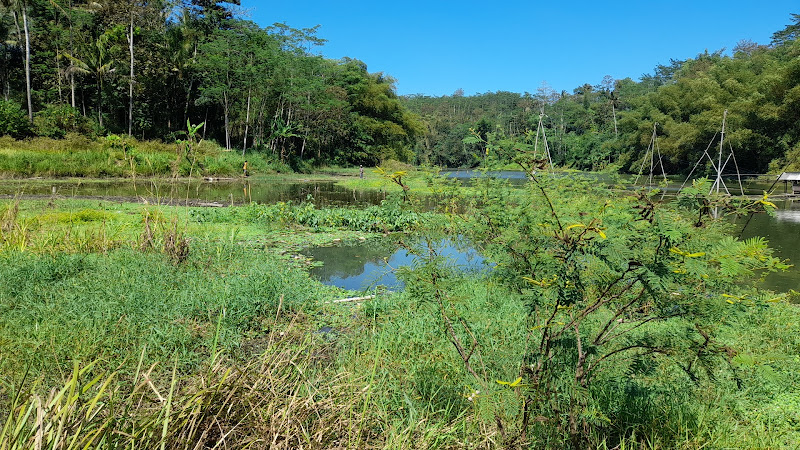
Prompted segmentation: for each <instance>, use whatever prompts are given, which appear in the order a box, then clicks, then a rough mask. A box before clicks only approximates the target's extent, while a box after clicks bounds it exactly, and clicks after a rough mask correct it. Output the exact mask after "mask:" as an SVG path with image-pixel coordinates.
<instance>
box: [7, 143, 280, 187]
mask: <svg viewBox="0 0 800 450" xmlns="http://www.w3.org/2000/svg"><path fill="white" fill-rule="evenodd" d="M245 160H247V161H248V169H249V172H250V173H252V174H268V173H275V172H291V169H290V168H289V167H287V166H286V165H283V164H280V163H279V162H276V161H275V160H274V159H272V158H270V157H269V156H268V155H262V154H259V153H249V154H247V155H246V156H244V157H243V156H242V155H241V153H238V152H235V151H234V152H232V151H225V150H224V149H222V148H220V147H218V146H217V145H215V144H212V143H210V142H201V143H199V144H197V145H196V147H195V148H193V150H192V152H191V153H188V154H187V152H186V151H185V149H183V148H181V146H179V145H178V144H164V143H161V142H156V141H141V142H140V141H137V140H136V139H135V138H129V137H125V138H119V137H114V138H104V139H96V140H93V139H89V138H87V137H85V136H81V135H77V134H69V135H67V137H66V138H64V139H50V138H34V139H29V140H22V141H18V140H14V139H12V138H10V137H8V136H6V137H0V176H3V177H34V176H37V177H133V176H138V177H152V176H190V175H192V176H226V177H227V176H238V175H241V174H242V167H243V164H244V161H245Z"/></svg>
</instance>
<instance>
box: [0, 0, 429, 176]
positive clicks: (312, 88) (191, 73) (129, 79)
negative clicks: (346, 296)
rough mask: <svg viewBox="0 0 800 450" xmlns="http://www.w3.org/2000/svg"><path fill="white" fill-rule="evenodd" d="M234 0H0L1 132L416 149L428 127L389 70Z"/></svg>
mask: <svg viewBox="0 0 800 450" xmlns="http://www.w3.org/2000/svg"><path fill="white" fill-rule="evenodd" d="M234 3H235V4H238V0H235V1H231V2H221V1H217V0H183V1H182V2H178V3H177V4H176V3H175V2H170V1H163V0H162V1H140V0H92V1H82V0H0V135H12V136H14V137H17V138H23V137H27V136H32V135H39V136H50V137H56V138H58V137H61V136H63V135H65V134H66V133H69V132H77V133H83V134H95V135H102V134H106V133H116V134H129V135H132V136H135V137H137V138H139V139H165V140H167V141H169V140H173V139H175V137H177V136H179V135H180V134H181V133H182V132H184V131H185V130H186V124H187V121H189V122H191V123H193V124H197V123H201V122H205V124H206V125H205V127H204V128H203V130H202V132H203V134H204V137H205V138H207V139H214V140H216V141H217V142H218V143H220V145H222V146H225V147H226V148H228V149H236V151H241V152H242V153H245V152H248V151H259V152H268V153H272V154H273V155H275V158H277V159H280V160H281V161H283V162H287V163H292V164H318V163H339V164H374V163H377V162H378V161H380V160H383V159H387V158H394V159H400V160H411V159H413V153H412V151H411V148H412V145H413V143H414V142H415V139H416V136H417V134H418V133H421V131H422V130H423V129H424V127H423V126H422V124H421V123H420V122H419V121H418V119H417V118H416V117H415V116H414V115H413V114H410V113H409V112H408V111H407V110H406V108H404V107H403V106H402V105H401V103H400V100H399V99H398V97H397V95H396V93H395V89H394V80H393V79H391V78H389V77H386V76H384V75H382V74H372V73H369V72H368V71H367V67H366V65H365V64H364V63H362V62H361V61H358V60H355V59H349V58H345V59H343V60H329V59H325V58H323V57H321V56H318V55H315V54H314V52H313V51H314V48H315V47H317V46H319V45H322V44H323V43H324V40H322V39H320V38H318V37H317V36H316V28H308V29H294V28H291V27H289V26H287V25H285V24H275V25H273V26H270V27H267V28H261V27H259V26H258V25H256V24H254V23H252V22H249V21H246V20H242V19H240V18H237V17H236V15H235V13H234V10H233V8H235V5H234Z"/></svg>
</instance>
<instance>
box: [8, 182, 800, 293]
mask: <svg viewBox="0 0 800 450" xmlns="http://www.w3.org/2000/svg"><path fill="white" fill-rule="evenodd" d="M444 173H446V174H447V176H451V177H455V178H460V179H465V180H466V179H471V178H474V177H475V176H485V175H484V174H483V173H482V172H479V171H472V170H458V171H446V172H444ZM487 175H488V176H496V177H499V178H504V179H508V180H510V182H511V183H512V184H514V185H522V184H524V182H525V180H526V176H525V174H524V173H523V172H519V171H500V172H489V173H488V174H487ZM557 176H575V177H585V178H589V179H593V180H597V181H598V182H600V183H612V182H614V180H615V179H617V180H620V181H621V182H627V183H632V182H633V181H634V180H635V179H636V177H635V176H622V177H612V176H610V175H606V174H595V173H581V172H569V173H560V174H558V175H557ZM648 178H649V177H647V176H642V177H640V178H639V179H638V185H642V184H646V183H647V182H648V181H649V179H648ZM656 178H657V177H656ZM683 181H684V180H682V179H677V178H672V179H669V178H668V182H667V184H666V190H667V191H668V193H671V192H675V191H677V190H678V188H679V187H680V186H681V184H683ZM725 181H726V183H727V186H728V188H729V189H730V190H732V191H733V192H736V191H735V189H738V180H736V179H735V177H730V176H726V177H725ZM742 184H743V186H744V189H745V193H747V194H751V195H759V194H761V193H762V192H763V191H765V190H768V189H769V188H770V187H772V185H773V182H772V181H771V180H769V179H767V178H765V177H760V178H757V177H750V178H746V179H744V180H743V182H742ZM783 188H784V187H783V185H782V184H777V185H775V186H774V191H775V193H778V194H780V193H783ZM53 192H55V194H56V195H57V196H63V197H88V198H104V199H110V200H120V201H128V200H141V199H147V200H148V201H149V202H151V203H167V204H176V203H184V202H185V203H190V204H216V205H230V204H231V203H234V204H244V203H249V202H250V201H253V202H258V203H267V204H268V203H275V202H279V201H284V202H286V201H293V202H301V201H307V200H309V199H310V200H311V201H313V202H314V204H315V205H317V206H366V205H375V204H379V203H380V202H381V201H382V200H383V199H384V198H385V195H384V194H383V193H381V192H377V191H357V190H353V189H346V188H342V187H340V186H337V185H336V184H335V183H334V182H329V181H324V182H322V181H299V182H297V181H292V182H288V181H280V180H256V179H253V180H242V179H236V180H228V181H217V182H207V181H201V180H191V181H186V180H179V181H177V182H174V181H171V180H139V181H137V182H134V181H132V180H2V181H0V196H13V195H16V194H25V195H33V196H41V197H47V196H51V195H53ZM775 203H776V204H777V206H778V208H779V210H778V211H777V213H776V215H775V216H774V217H771V216H767V215H763V214H762V215H756V216H753V218H752V219H751V221H750V223H749V224H748V225H747V227H746V228H745V230H744V233H743V234H742V237H743V238H749V237H753V236H764V237H766V238H767V239H768V240H769V241H770V245H771V246H772V247H773V248H774V249H775V251H776V254H777V256H779V257H781V258H785V259H790V260H791V261H792V262H794V263H795V264H799V263H800V198H798V199H787V200H781V201H776V202H775ZM371 246H374V244H372V243H370V244H363V245H360V246H357V247H356V248H354V249H353V250H345V249H344V247H339V248H327V249H315V250H313V252H317V253H315V254H313V255H310V256H312V257H313V258H314V259H317V260H319V261H323V262H325V265H324V266H323V267H322V268H319V269H315V276H319V277H320V278H325V279H330V280H339V279H341V281H336V282H337V283H341V285H342V286H344V285H345V283H347V286H355V287H354V288H353V289H356V290H358V289H363V288H365V287H367V286H370V285H378V284H382V285H386V286H392V287H397V286H400V285H401V283H400V282H399V281H398V280H397V279H396V277H395V275H394V273H393V272H392V270H391V268H396V267H398V266H401V265H404V264H408V263H410V262H411V261H413V258H412V257H411V256H409V255H406V254H405V250H397V247H396V246H394V247H391V248H388V247H385V245H381V246H379V247H380V251H378V249H370V248H369V247H371ZM445 247H446V246H445ZM373 250H374V251H373ZM311 251H312V250H310V252H311ZM343 252H344V253H343ZM467 253H469V252H467ZM331 261H332V262H331ZM350 266H353V267H352V268H348V269H347V270H345V269H344V268H345V267H350ZM323 272H324V273H323ZM353 276H358V277H360V279H359V280H358V281H345V280H346V279H349V278H351V277H353ZM331 283H333V282H331ZM337 285H339V284H337ZM764 286H765V287H767V288H769V289H774V290H776V291H781V292H785V291H787V290H789V289H795V290H800V267H798V266H795V267H793V268H791V269H790V270H789V271H788V272H785V273H779V274H772V275H770V276H768V277H767V279H766V283H765V285H764ZM348 289H350V287H348Z"/></svg>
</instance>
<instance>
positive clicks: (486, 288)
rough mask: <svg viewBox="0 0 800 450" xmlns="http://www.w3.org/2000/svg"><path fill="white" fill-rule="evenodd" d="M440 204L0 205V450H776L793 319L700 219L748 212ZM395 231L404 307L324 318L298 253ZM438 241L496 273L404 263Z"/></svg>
mask: <svg viewBox="0 0 800 450" xmlns="http://www.w3.org/2000/svg"><path fill="white" fill-rule="evenodd" d="M540 177H541V178H540ZM435 186H436V189H437V192H438V193H439V195H441V196H449V197H450V198H451V200H452V202H453V203H454V204H456V205H458V206H459V208H458V209H448V208H439V211H441V212H440V213H433V212H425V211H422V210H419V209H417V208H418V207H421V206H422V205H423V203H422V202H419V201H416V200H415V198H414V197H415V195H416V193H415V192H414V191H413V189H412V190H410V192H407V193H406V194H407V195H406V196H404V195H403V194H402V193H399V191H398V194H396V195H394V196H392V197H393V200H391V201H387V202H384V204H383V205H381V206H377V207H374V208H367V209H346V208H328V209H325V210H320V209H317V208H315V207H313V206H311V205H303V204H276V205H245V206H239V207H230V208H192V207H168V206H159V205H138V204H128V203H115V202H98V201H96V200H78V199H65V198H54V199H51V200H37V201H29V200H8V201H4V202H3V204H2V208H0V211H1V212H2V213H1V214H0V230H2V231H1V232H0V244H1V247H0V258H2V261H3V264H1V265H0V272H2V273H0V280H1V281H0V328H1V329H2V330H3V333H2V336H3V338H2V340H0V373H1V374H2V376H0V402H1V403H0V411H2V414H0V417H3V422H2V423H1V424H0V443H2V444H3V445H4V446H6V448H27V447H29V446H31V445H36V443H37V442H41V443H42V445H44V446H47V447H56V446H59V445H60V446H63V447H70V448H75V447H78V446H80V447H84V446H87V445H88V446H90V447H96V446H103V447H115V448H116V447H120V448H121V447H125V448H153V447H160V446H162V445H163V446H164V447H165V448H184V447H185V446H187V445H191V446H194V445H196V444H197V443H198V442H204V443H206V444H208V445H214V444H218V443H221V442H225V445H227V446H228V447H233V448H240V447H246V446H248V445H251V446H252V445H256V446H264V445H271V446H274V447H278V448H295V447H298V446H320V447H331V446H343V447H360V446H375V447H386V448H396V447H398V446H404V445H408V444H409V443H411V442H413V443H415V445H421V446H424V447H468V448H476V447H484V448H493V447H497V446H505V447H511V448H519V447H536V448H541V447H559V448H562V447H565V446H567V447H573V448H585V447H587V446H590V447H604V448H613V447H617V446H621V445H625V446H647V447H652V448H663V447H670V448H672V447H687V448H695V447H702V446H713V447H726V446H741V445H742V444H743V443H745V444H746V446H753V447H783V446H786V445H790V443H792V442H796V440H797V438H798V436H797V434H798V432H800V430H798V428H797V425H798V423H800V422H798V417H796V414H795V413H794V411H796V410H797V408H795V407H794V406H796V405H797V402H798V401H799V399H800V397H799V396H800V394H799V393H798V392H796V390H795V389H793V388H791V386H795V385H796V384H797V380H796V374H797V373H800V371H798V370H797V369H800V367H797V365H798V361H797V359H796V350H797V348H800V341H798V338H797V336H800V333H798V331H800V330H798V322H797V321H796V320H795V318H794V316H795V313H796V306H795V305H793V304H791V298H790V296H789V295H788V294H780V293H771V292H768V291H763V290H759V289H757V288H756V287H755V285H753V284H752V283H753V282H755V281H757V279H758V278H759V277H760V276H762V275H763V274H764V273H767V272H769V271H774V270H781V268H782V267H783V263H782V262H781V261H779V260H777V259H775V258H774V257H773V256H772V255H771V251H770V250H769V249H768V248H767V246H766V243H765V241H764V240H762V239H751V240H748V241H745V242H739V241H737V240H735V239H733V238H729V237H726V236H727V235H728V234H729V233H730V231H731V228H730V227H731V226H732V225H731V223H730V222H729V221H725V220H716V219H714V218H713V217H712V216H711V214H712V212H713V211H714V210H716V211H717V213H718V214H735V213H742V214H744V213H750V212H755V211H757V210H763V209H765V208H766V209H769V208H770V207H771V206H770V204H769V202H768V200H762V201H752V200H750V201H744V200H742V201H738V202H736V203H731V200H730V199H727V198H725V197H713V196H712V197H708V196H707V195H705V193H706V192H708V189H707V186H702V185H699V186H697V187H696V188H695V189H693V190H692V189H690V190H687V191H686V193H685V194H684V195H683V196H682V197H680V198H679V199H678V200H676V201H675V202H673V203H661V202H656V201H654V198H653V195H657V193H648V192H641V193H639V194H637V195H635V196H631V195H626V196H614V195H609V192H608V191H607V190H604V189H602V188H600V187H596V186H593V185H591V184H588V183H585V182H580V181H571V180H568V179H562V178H550V176H549V175H540V176H537V178H536V179H534V180H533V181H532V182H530V183H529V184H528V185H527V187H525V188H523V189H510V188H509V187H508V186H507V185H506V184H504V183H499V182H497V181H496V180H492V179H484V180H479V181H477V182H476V186H475V190H474V191H463V190H460V188H459V187H458V186H457V185H455V184H452V183H449V182H448V181H447V180H441V181H440V182H439V183H438V184H436V185H435ZM398 189H399V188H398ZM404 197H405V198H406V199H405V200H404ZM487 200H490V201H487ZM396 231H402V233H401V234H394V235H393V236H394V238H395V239H396V240H397V242H399V243H400V245H404V246H407V247H408V248H409V249H410V250H411V251H413V252H416V253H418V254H419V255H420V259H419V260H418V263H417V264H415V265H414V266H413V267H410V268H406V269H402V270H401V271H400V272H401V276H402V278H403V279H404V280H405V282H406V289H405V290H403V291H401V292H397V293H380V292H378V293H377V296H376V297H375V298H374V299H372V300H364V301H363V304H360V305H359V304H357V303H344V304H342V303H328V302H331V301H333V300H336V299H339V298H343V297H346V296H351V295H353V294H355V293H348V292H343V291H341V290H339V289H337V288H333V287H326V286H323V285H321V284H319V283H318V282H317V281H315V280H313V279H311V278H310V277H309V276H308V274H307V273H306V271H305V270H306V269H305V267H306V264H307V262H306V259H305V258H303V257H301V256H300V255H299V253H298V252H299V249H300V248H301V247H302V246H304V245H308V243H309V242H317V243H324V242H331V241H333V240H334V239H344V240H347V239H364V238H369V237H370V236H371V235H372V234H371V233H374V232H377V233H380V234H385V233H388V232H396ZM441 233H447V234H449V235H459V236H462V237H463V238H464V239H466V240H468V241H470V242H472V243H473V245H476V247H477V248H478V249H479V250H480V251H481V252H482V253H483V254H484V256H485V257H486V258H487V260H488V261H490V262H491V265H492V266H493V269H492V270H491V271H489V272H485V273H483V274H482V275H481V274H475V273H471V274H469V275H467V274H464V273H461V272H459V271H458V270H455V269H454V268H453V266H452V265H451V264H449V263H448V261H447V260H446V259H444V258H442V257H440V256H439V255H437V253H436V249H435V247H428V246H427V245H425V244H424V242H425V237H426V236H427V237H430V236H437V235H441ZM420 238H422V240H420ZM420 242H421V244H419V243H420Z"/></svg>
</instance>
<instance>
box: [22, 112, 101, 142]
mask: <svg viewBox="0 0 800 450" xmlns="http://www.w3.org/2000/svg"><path fill="white" fill-rule="evenodd" d="M33 124H34V128H35V132H36V134H37V135H38V136H43V137H49V138H55V139H59V138H63V137H64V136H66V135H67V133H80V134H85V135H92V134H94V132H95V130H94V129H93V123H92V121H91V120H90V119H89V118H87V117H84V116H83V115H82V114H81V113H80V111H78V110H77V108H73V107H71V106H69V105H63V104H62V105H47V107H46V108H45V109H43V110H41V111H39V112H37V113H36V114H35V115H34V117H33Z"/></svg>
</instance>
